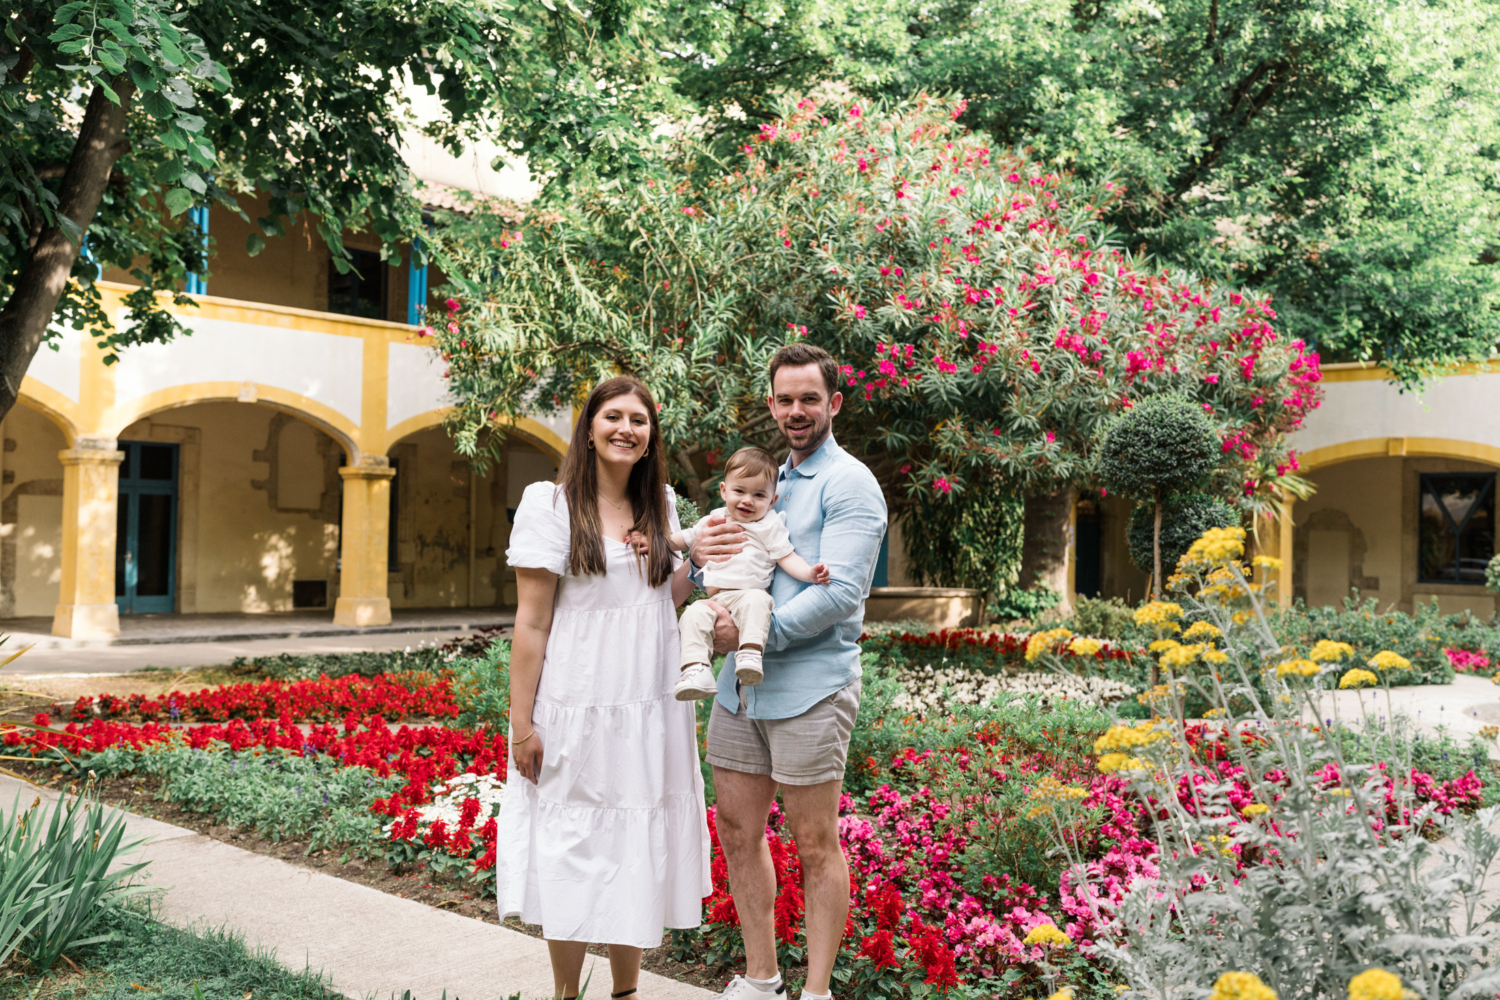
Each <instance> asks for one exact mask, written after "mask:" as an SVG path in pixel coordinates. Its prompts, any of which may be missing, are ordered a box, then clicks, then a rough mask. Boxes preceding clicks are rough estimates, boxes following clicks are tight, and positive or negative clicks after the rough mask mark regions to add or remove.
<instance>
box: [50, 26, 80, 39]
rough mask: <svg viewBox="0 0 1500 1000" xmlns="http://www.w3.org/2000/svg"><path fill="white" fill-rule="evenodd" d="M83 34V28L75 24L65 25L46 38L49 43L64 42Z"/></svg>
mask: <svg viewBox="0 0 1500 1000" xmlns="http://www.w3.org/2000/svg"><path fill="white" fill-rule="evenodd" d="M82 34H83V28H82V27H81V26H79V25H77V24H65V25H63V26H62V27H61V28H58V29H57V30H56V31H54V32H53V33H52V34H50V35H48V36H47V41H49V42H66V41H67V40H68V39H70V38H77V37H78V36H79V35H82Z"/></svg>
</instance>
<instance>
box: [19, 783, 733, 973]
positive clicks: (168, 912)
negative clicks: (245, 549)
mask: <svg viewBox="0 0 1500 1000" xmlns="http://www.w3.org/2000/svg"><path fill="white" fill-rule="evenodd" d="M18 791H19V792H20V793H21V800H22V802H23V804H24V803H29V802H30V801H31V799H32V797H33V796H35V795H38V794H40V795H41V796H42V797H43V798H44V799H47V800H51V799H54V798H56V797H57V795H58V793H57V792H55V791H52V790H50V789H38V788H36V787H35V786H33V785H30V784H25V783H23V782H20V781H16V780H15V779H13V778H8V777H3V776H0V808H4V809H6V810H8V809H9V808H10V804H11V803H12V802H13V801H14V799H15V797H16V794H17V792H18ZM126 815H127V817H128V820H127V826H128V829H129V831H130V832H129V835H128V836H127V839H132V838H136V837H148V838H150V842H149V843H148V844H147V845H146V846H145V847H144V848H143V849H142V851H141V855H140V858H141V859H144V860H148V861H149V862H150V863H151V868H150V871H149V872H148V874H147V879H146V880H147V882H149V883H150V884H152V885H156V886H161V887H163V888H165V889H166V895H165V899H164V901H163V905H162V908H161V911H160V914H161V917H162V919H164V920H166V921H168V922H170V923H174V924H179V925H188V924H193V923H197V922H203V923H206V924H208V925H210V926H220V925H224V926H227V927H229V928H231V929H233V930H235V931H238V932H240V933H241V934H243V935H244V936H245V939H246V942H247V943H248V944H249V945H250V946H251V947H257V946H259V947H263V948H268V949H273V950H274V951H275V954H276V957H277V959H278V960H279V961H281V962H282V963H283V964H285V965H286V966H287V967H289V968H292V969H295V970H297V971H301V970H302V969H303V968H304V967H311V968H312V969H314V970H319V969H320V970H322V971H323V973H324V974H325V975H326V976H328V977H329V979H330V980H331V981H332V984H333V987H334V989H336V990H338V991H339V992H341V993H343V994H344V995H345V996H348V997H354V998H364V997H374V998H376V1000H385V998H388V997H390V996H391V995H392V994H393V993H394V994H395V995H396V996H397V997H399V996H401V993H402V991H403V990H411V992H412V996H413V997H415V998H416V1000H439V998H440V997H441V996H442V995H443V993H444V991H446V993H447V996H448V998H449V1000H500V998H504V997H508V996H510V995H511V994H512V993H517V992H519V993H520V994H521V995H522V997H523V998H525V1000H533V998H539V997H546V998H550V997H551V996H552V967H551V965H550V964H549V963H548V960H547V946H546V944H545V943H544V942H542V941H541V940H540V939H538V938H533V937H528V936H527V935H525V934H522V933H520V932H519V931H513V930H511V929H509V928H508V927H501V926H498V925H496V924H487V923H482V922H481V921H478V920H474V919H472V918H470V917H463V916H459V915H458V914H455V913H448V912H446V911H443V910H438V909H434V908H433V907H430V906H428V905H426V904H425V903H418V902H416V901H414V900H410V899H402V898H400V897H399V896H392V895H389V894H387V893H383V892H381V891H379V890H378V889H371V888H369V887H368V886H363V885H359V884H358V883H356V882H347V881H345V880H343V879H341V878H336V877H335V876H333V875H325V874H323V873H322V872H318V871H314V870H312V869H308V868H299V867H297V866H296V865H292V864H288V863H287V862H285V861H281V860H279V859H277V858H268V857H266V856H265V855H262V854H255V853H253V852H251V851H246V850H242V849H240V848H238V847H234V846H231V845H229V844H225V843H223V842H221V841H217V840H214V839H212V838H211V837H205V836H203V835H202V834H199V833H194V832H193V831H192V830H185V829H183V828H182V827H178V826H171V825H169V824H167V823H161V822H158V821H157V820H153V819H147V818H145V817H143V816H135V815H133V814H129V813H127V814H126ZM589 961H590V962H593V963H594V965H593V980H592V981H591V982H590V984H589V996H591V997H596V998H598V997H607V996H608V995H609V994H610V993H612V992H613V987H612V986H611V979H610V972H609V962H608V960H606V959H603V958H599V959H597V960H595V959H594V958H593V957H592V956H590V958H589ZM588 968H589V966H588V965H587V964H585V966H584V969H585V970H587V969H588ZM640 990H641V992H640V994H639V996H640V998H641V1000H706V998H708V997H711V996H712V995H713V994H711V993H709V992H708V991H707V990H703V989H700V988H698V987H696V986H689V985H687V984H686V983H679V982H677V981H676V980H672V979H667V978H664V977H662V976H656V975H652V974H650V973H643V974H642V976H641V984H640Z"/></svg>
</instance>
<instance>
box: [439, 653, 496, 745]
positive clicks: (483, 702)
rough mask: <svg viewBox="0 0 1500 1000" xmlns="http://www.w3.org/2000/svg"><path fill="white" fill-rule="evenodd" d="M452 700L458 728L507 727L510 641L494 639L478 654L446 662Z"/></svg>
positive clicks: (493, 728)
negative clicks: (456, 705) (456, 712)
mask: <svg viewBox="0 0 1500 1000" xmlns="http://www.w3.org/2000/svg"><path fill="white" fill-rule="evenodd" d="M448 669H449V671H450V672H451V680H450V684H451V686H452V688H453V700H454V701H455V702H457V704H458V719H457V720H456V721H455V723H454V724H455V725H457V726H458V727H459V728H461V729H475V728H478V727H479V726H488V727H489V728H490V729H492V730H495V731H498V732H508V731H509V729H510V640H509V639H495V640H494V641H493V642H491V643H490V648H489V649H488V650H486V651H485V653H484V655H483V656H480V657H474V658H469V657H462V658H459V659H456V660H454V661H453V662H452V663H450V664H448Z"/></svg>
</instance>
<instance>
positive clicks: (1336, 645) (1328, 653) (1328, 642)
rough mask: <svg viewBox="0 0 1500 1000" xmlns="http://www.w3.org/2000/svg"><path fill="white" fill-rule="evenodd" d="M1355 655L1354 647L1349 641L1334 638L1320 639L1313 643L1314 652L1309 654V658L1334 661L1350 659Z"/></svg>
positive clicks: (1321, 661) (1322, 661)
mask: <svg viewBox="0 0 1500 1000" xmlns="http://www.w3.org/2000/svg"><path fill="white" fill-rule="evenodd" d="M1353 655H1354V647H1353V646H1351V645H1349V644H1348V643H1347V642H1334V641H1333V640H1332V639H1319V640H1318V641H1317V642H1315V643H1313V648H1312V652H1310V653H1308V654H1307V658H1308V659H1309V660H1317V661H1318V662H1319V663H1324V662H1332V663H1337V662H1338V661H1339V660H1344V659H1348V658H1349V657H1351V656H1353Z"/></svg>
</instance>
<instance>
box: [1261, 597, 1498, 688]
mask: <svg viewBox="0 0 1500 1000" xmlns="http://www.w3.org/2000/svg"><path fill="white" fill-rule="evenodd" d="M1270 621H1271V628H1272V631H1274V632H1275V634H1276V637H1277V638H1278V639H1280V640H1281V641H1282V642H1283V643H1284V644H1286V645H1290V646H1296V647H1298V648H1299V649H1303V650H1304V651H1305V650H1306V649H1308V648H1310V647H1311V646H1312V644H1313V643H1315V642H1317V641H1318V640H1319V639H1333V640H1336V641H1339V642H1347V643H1349V645H1351V646H1353V647H1354V652H1355V656H1356V657H1357V658H1358V659H1360V660H1365V659H1369V658H1370V657H1371V656H1374V655H1375V654H1376V653H1378V652H1380V651H1381V650H1383V649H1389V650H1391V651H1392V652H1394V653H1399V654H1400V655H1401V656H1403V657H1405V658H1406V659H1407V660H1410V661H1411V668H1410V669H1409V670H1393V671H1390V672H1389V674H1390V677H1389V679H1390V683H1392V684H1395V685H1401V684H1447V683H1449V682H1450V681H1452V680H1453V665H1452V664H1451V663H1449V662H1448V657H1447V656H1446V655H1445V654H1444V652H1443V651H1444V650H1445V649H1449V648H1462V649H1469V650H1476V651H1483V652H1486V653H1488V654H1490V658H1491V659H1492V660H1493V659H1495V654H1496V653H1500V634H1497V632H1496V630H1495V629H1494V628H1491V627H1490V626H1489V625H1487V624H1484V623H1481V622H1479V621H1478V620H1476V619H1474V618H1473V617H1472V616H1469V615H1464V614H1458V615H1444V614H1443V613H1442V612H1441V611H1439V610H1438V606H1437V602H1436V601H1435V600H1434V601H1433V602H1432V603H1430V604H1425V605H1424V604H1418V605H1417V606H1416V609H1415V613H1414V614H1410V615H1408V614H1406V613H1405V612H1402V611H1395V610H1391V611H1381V610H1379V608H1378V606H1377V603H1376V600H1375V599H1374V598H1373V597H1372V598H1368V599H1367V600H1365V601H1362V602H1361V601H1356V600H1354V599H1353V598H1349V599H1347V600H1345V601H1344V606H1343V607H1342V608H1331V607H1320V608H1309V607H1306V606H1305V605H1303V604H1302V602H1301V601H1298V602H1296V603H1295V604H1294V605H1293V606H1292V607H1290V608H1287V609H1285V610H1281V611H1277V612H1274V613H1273V614H1271V616H1270Z"/></svg>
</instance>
